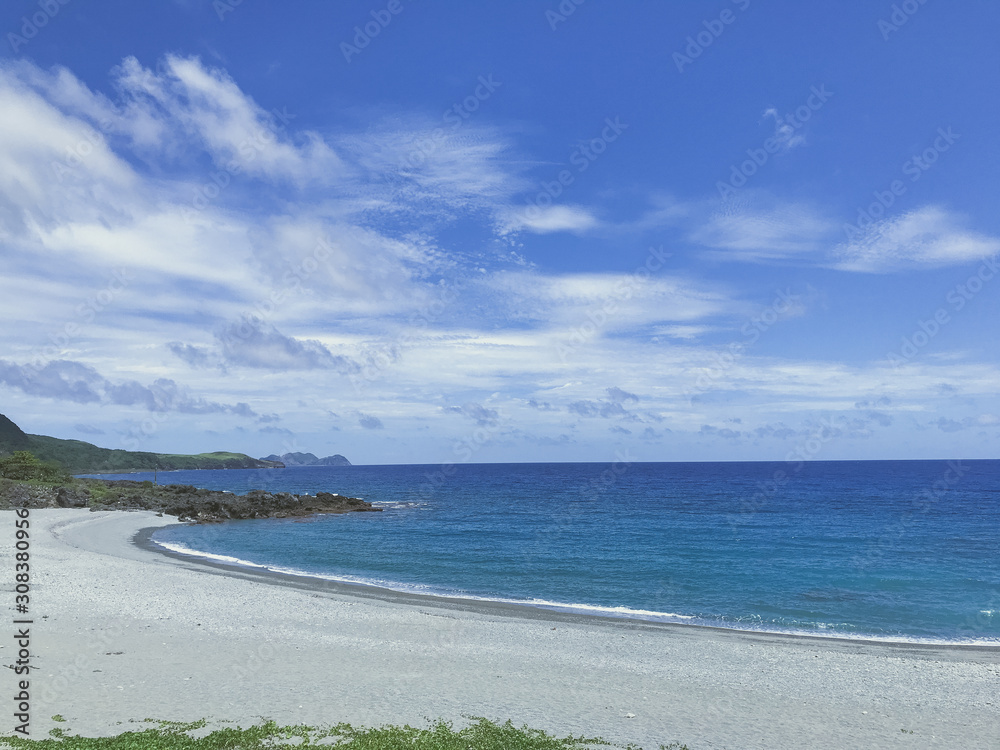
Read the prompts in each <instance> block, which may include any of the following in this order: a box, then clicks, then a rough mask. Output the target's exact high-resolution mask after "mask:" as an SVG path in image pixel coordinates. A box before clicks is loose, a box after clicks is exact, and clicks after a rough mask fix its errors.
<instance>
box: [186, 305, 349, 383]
mask: <svg viewBox="0 0 1000 750" xmlns="http://www.w3.org/2000/svg"><path fill="white" fill-rule="evenodd" d="M217 339H218V342H219V349H220V354H221V357H222V360H223V361H224V362H225V364H227V365H234V366H242V367H251V368H259V369H265V370H278V371H287V370H317V369H329V370H336V371H338V372H340V373H351V372H357V371H358V370H359V369H360V366H359V365H358V364H357V363H356V362H354V361H353V360H351V359H349V358H348V357H344V356H341V355H334V354H332V353H331V352H330V350H329V349H327V348H326V347H325V346H324V345H323V344H322V343H321V342H319V341H315V340H312V339H296V338H294V337H292V336H286V335H284V334H282V333H281V332H280V331H278V329H276V328H275V327H274V326H273V325H269V324H267V323H264V322H263V321H261V320H253V319H248V318H244V319H243V320H242V321H241V322H239V323H236V324H233V325H230V326H228V327H226V328H225V329H223V330H222V331H221V332H220V333H218V334H217ZM175 353H176V352H175Z"/></svg>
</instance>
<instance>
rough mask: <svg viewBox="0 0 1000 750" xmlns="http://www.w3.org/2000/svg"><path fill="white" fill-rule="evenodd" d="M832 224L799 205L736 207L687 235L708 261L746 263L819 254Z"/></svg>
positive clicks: (719, 214) (713, 217)
mask: <svg viewBox="0 0 1000 750" xmlns="http://www.w3.org/2000/svg"><path fill="white" fill-rule="evenodd" d="M832 229H833V224H832V223H831V222H830V221H828V220H827V219H825V218H823V217H821V216H819V215H818V214H817V213H815V212H814V211H812V210H811V209H809V208H806V207H804V206H800V205H786V206H775V207H768V208H757V207H753V206H749V207H737V208H729V209H728V210H725V211H721V212H718V213H716V214H715V215H714V216H712V217H711V218H709V219H708V220H707V221H706V222H705V223H704V224H702V225H701V226H700V227H697V228H696V229H695V230H694V231H693V232H692V234H691V239H692V240H693V241H694V242H697V243H699V244H701V245H704V246H706V247H709V248H713V250H710V251H708V252H707V253H706V255H708V256H709V257H711V258H714V259H720V260H737V261H748V262H769V261H780V260H789V259H801V258H803V257H808V256H809V255H810V254H814V253H816V252H817V251H819V250H821V249H822V248H823V247H824V245H825V244H826V238H827V237H828V236H829V234H830V232H831V230H832Z"/></svg>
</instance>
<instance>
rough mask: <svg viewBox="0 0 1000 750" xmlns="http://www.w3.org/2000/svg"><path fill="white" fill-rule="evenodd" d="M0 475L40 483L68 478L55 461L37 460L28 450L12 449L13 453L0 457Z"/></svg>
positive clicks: (58, 481) (53, 482)
mask: <svg viewBox="0 0 1000 750" xmlns="http://www.w3.org/2000/svg"><path fill="white" fill-rule="evenodd" d="M0 477H2V478H4V479H15V480H18V481H21V482H40V483H42V484H58V483H60V482H65V481H67V480H68V479H69V476H68V475H67V474H66V472H65V471H63V469H62V467H61V466H59V465H58V464H57V463H55V462H54V461H46V462H42V461H39V460H38V459H37V458H35V456H33V455H32V454H31V452H30V451H14V455H12V456H7V457H6V458H0Z"/></svg>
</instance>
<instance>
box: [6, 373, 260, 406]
mask: <svg viewBox="0 0 1000 750" xmlns="http://www.w3.org/2000/svg"><path fill="white" fill-rule="evenodd" d="M0 383H3V384H5V385H8V386H10V387H12V388H17V389H18V390H20V391H22V392H24V393H27V394H29V395H32V396H42V397H46V398H53V399H57V400H60V401H72V402H75V403H78V404H89V403H94V404H98V403H100V404H115V405H118V406H140V407H143V408H145V409H147V410H149V411H152V412H168V411H172V412H181V413H185V414H225V413H228V414H236V415H238V416H242V417H256V416H258V415H257V413H256V412H255V411H254V410H253V409H251V408H250V406H249V405H247V404H245V403H236V404H223V403H218V402H216V401H209V400H207V399H205V398H203V397H200V396H196V395H194V394H192V393H191V391H190V390H189V389H188V388H185V387H184V386H181V385H178V384H177V383H176V382H175V381H173V380H171V379H169V378H157V379H156V380H154V381H153V382H152V383H151V384H150V385H143V384H142V383H140V382H138V381H136V380H126V381H121V382H113V381H111V380H109V379H107V378H105V377H104V376H103V375H101V374H100V373H99V372H98V371H97V370H96V369H94V368H93V367H90V366H89V365H85V364H82V363H80V362H72V361H68V360H55V361H52V362H47V363H46V364H45V365H43V366H41V367H34V366H32V365H18V364H16V363H13V362H9V361H7V360H0Z"/></svg>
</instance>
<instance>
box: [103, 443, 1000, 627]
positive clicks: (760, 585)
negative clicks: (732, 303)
mask: <svg viewBox="0 0 1000 750" xmlns="http://www.w3.org/2000/svg"><path fill="white" fill-rule="evenodd" d="M107 478H135V479H151V478H152V475H151V474H133V475H124V476H123V475H107ZM159 481H160V483H161V484H164V483H179V484H193V485H195V486H198V487H204V488H209V489H216V490H230V491H232V492H235V493H238V494H239V493H243V492H246V491H247V490H250V489H254V488H261V489H267V490H270V491H273V492H277V491H288V492H295V493H310V494H315V493H316V492H318V491H329V492H338V493H340V494H342V495H351V496H354V497H361V498H364V499H365V500H369V501H371V502H372V503H374V504H375V505H377V506H379V507H381V508H383V509H384V512H382V513H359V514H348V515H334V516H319V517H316V518H315V519H310V520H308V521H302V520H261V521H235V522H230V523H224V524H218V525H201V526H196V525H182V526H173V527H167V528H164V529H161V530H159V531H157V532H156V533H155V534H154V536H153V541H155V542H156V543H158V544H160V545H162V546H163V547H165V548H167V549H171V550H174V551H180V552H185V553H187V554H192V555H203V556H210V557H215V558H216V559H225V560H229V561H236V562H239V563H240V564H244V565H254V566H263V567H266V568H270V569H272V570H275V571H278V572H288V573H296V574H299V575H303V574H304V575H311V576H317V577H321V578H329V579H333V580H338V581H344V582H348V583H356V584H360V585H372V586H381V587H385V588H390V589H395V590H400V591H409V592H419V593H425V594H440V595H446V596H458V597H465V598H470V599H484V600H498V601H505V602H516V603H522V604H524V605H526V606H536V607H547V608H554V609H562V610H568V611H576V612H583V613H590V614H597V615H606V616H609V617H631V618H638V619H645V620H656V621H663V622H682V623H689V624H695V625H712V626H718V627H726V628H735V629H742V630H756V631H770V632H785V633H798V634H810V635H824V636H835V637H848V638H874V639H884V640H906V641H922V642H949V643H951V642H962V643H972V642H976V643H984V642H985V643H991V644H994V645H995V644H996V643H998V642H1000V461H993V460H990V461H950V462H949V461H825V462H820V461H815V462H808V463H785V462H777V463H769V462H726V463H625V462H620V463H616V464H585V463H573V464H544V463H530V464H467V465H454V466H415V465H401V466H351V467H302V468H288V469H259V470H230V471H178V472H169V473H165V472H163V473H160V475H159Z"/></svg>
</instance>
